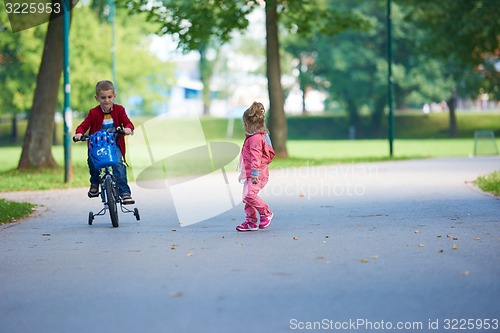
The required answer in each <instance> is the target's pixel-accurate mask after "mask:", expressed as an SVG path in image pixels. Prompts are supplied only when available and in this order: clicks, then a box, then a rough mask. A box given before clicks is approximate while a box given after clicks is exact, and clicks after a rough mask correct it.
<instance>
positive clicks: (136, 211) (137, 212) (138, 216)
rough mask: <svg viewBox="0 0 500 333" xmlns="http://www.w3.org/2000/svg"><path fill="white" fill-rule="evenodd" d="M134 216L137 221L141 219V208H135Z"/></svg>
mask: <svg viewBox="0 0 500 333" xmlns="http://www.w3.org/2000/svg"><path fill="white" fill-rule="evenodd" d="M134 216H135V219H136V220H137V221H139V220H140V219H141V216H140V215H139V210H138V209H137V208H134Z"/></svg>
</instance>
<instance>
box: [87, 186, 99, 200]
mask: <svg viewBox="0 0 500 333" xmlns="http://www.w3.org/2000/svg"><path fill="white" fill-rule="evenodd" d="M87 194H88V196H89V198H95V197H97V196H99V184H90V189H89V193H87Z"/></svg>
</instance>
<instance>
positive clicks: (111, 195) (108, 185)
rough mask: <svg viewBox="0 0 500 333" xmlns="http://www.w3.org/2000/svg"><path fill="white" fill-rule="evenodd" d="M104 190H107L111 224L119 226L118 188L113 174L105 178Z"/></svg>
mask: <svg viewBox="0 0 500 333" xmlns="http://www.w3.org/2000/svg"><path fill="white" fill-rule="evenodd" d="M104 190H105V191H106V199H107V201H108V209H109V216H110V217H111V224H112V225H113V227H114V228H116V227H118V209H117V208H116V190H115V188H114V187H113V180H112V179H111V176H109V175H108V176H106V179H105V180H104Z"/></svg>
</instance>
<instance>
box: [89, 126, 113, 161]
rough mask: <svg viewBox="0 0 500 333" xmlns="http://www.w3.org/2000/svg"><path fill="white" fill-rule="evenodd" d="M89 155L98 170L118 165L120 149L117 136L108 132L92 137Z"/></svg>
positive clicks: (101, 132)
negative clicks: (117, 144)
mask: <svg viewBox="0 0 500 333" xmlns="http://www.w3.org/2000/svg"><path fill="white" fill-rule="evenodd" d="M89 155H90V158H91V159H92V162H94V166H95V167H96V168H97V169H101V168H104V167H106V166H113V165H116V164H117V163H118V147H117V146H116V140H115V135H114V134H113V133H108V132H106V131H99V132H95V133H94V134H92V135H90V139H89Z"/></svg>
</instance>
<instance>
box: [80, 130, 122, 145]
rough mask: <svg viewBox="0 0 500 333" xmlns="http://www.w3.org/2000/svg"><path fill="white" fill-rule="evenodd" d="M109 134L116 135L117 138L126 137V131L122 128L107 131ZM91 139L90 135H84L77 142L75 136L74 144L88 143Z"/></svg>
mask: <svg viewBox="0 0 500 333" xmlns="http://www.w3.org/2000/svg"><path fill="white" fill-rule="evenodd" d="M107 132H108V133H114V134H115V136H118V135H125V131H124V130H123V128H121V127H117V128H110V129H108V131H107ZM89 139H90V135H88V134H83V135H82V137H81V138H80V139H79V140H76V139H75V137H74V136H73V142H78V141H88V140H89Z"/></svg>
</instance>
